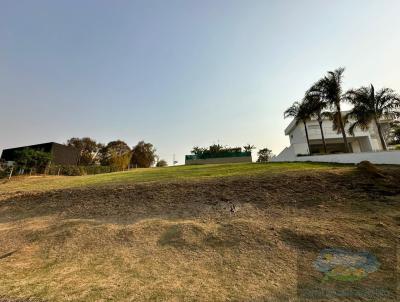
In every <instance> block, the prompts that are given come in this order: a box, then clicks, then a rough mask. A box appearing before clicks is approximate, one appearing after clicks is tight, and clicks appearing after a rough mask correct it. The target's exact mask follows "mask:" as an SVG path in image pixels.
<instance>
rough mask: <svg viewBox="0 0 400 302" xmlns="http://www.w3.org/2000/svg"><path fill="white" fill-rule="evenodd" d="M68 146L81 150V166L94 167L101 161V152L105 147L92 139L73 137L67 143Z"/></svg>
mask: <svg viewBox="0 0 400 302" xmlns="http://www.w3.org/2000/svg"><path fill="white" fill-rule="evenodd" d="M67 146H72V147H75V148H76V149H78V150H79V164H80V165H82V166H88V165H93V164H94V163H96V162H98V161H99V152H100V150H101V149H102V148H104V146H103V145H102V144H100V143H97V142H96V141H95V140H94V139H91V138H90V137H83V138H78V137H72V138H70V139H69V140H68V141H67Z"/></svg>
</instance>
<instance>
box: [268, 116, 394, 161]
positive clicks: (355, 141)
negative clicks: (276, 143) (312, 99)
mask: <svg viewBox="0 0 400 302" xmlns="http://www.w3.org/2000/svg"><path fill="white" fill-rule="evenodd" d="M353 122H354V121H352V120H349V123H347V124H346V125H345V130H346V134H347V140H348V144H349V149H350V152H352V153H361V152H376V151H382V150H383V147H382V144H381V141H380V138H379V133H378V128H377V125H376V124H375V123H374V122H372V123H371V124H370V126H369V129H368V130H365V131H363V130H361V129H359V128H356V129H355V131H354V136H352V135H349V134H348V129H349V126H350V125H351V124H352V123H353ZM380 123H381V124H382V126H383V127H385V124H387V123H389V121H380ZM332 126H333V122H332V121H331V120H329V119H324V120H323V123H322V129H323V132H324V136H325V143H326V147H327V153H328V154H337V153H344V152H345V145H344V142H343V137H342V133H341V132H340V133H338V132H337V131H335V130H333V129H332ZM307 131H308V137H309V141H310V149H311V150H309V147H308V145H307V138H306V132H305V129H304V124H303V123H302V122H297V121H296V120H293V121H292V122H291V123H290V124H289V125H288V126H287V128H286V129H285V135H287V136H289V140H290V146H289V147H286V148H285V149H284V150H283V151H282V152H281V153H280V154H279V155H278V156H276V157H275V158H276V159H279V160H281V161H284V160H292V159H293V158H295V157H298V156H305V155H309V154H311V155H318V154H323V153H324V146H323V143H322V137H321V130H320V126H319V123H318V121H317V120H316V119H312V120H310V121H308V122H307Z"/></svg>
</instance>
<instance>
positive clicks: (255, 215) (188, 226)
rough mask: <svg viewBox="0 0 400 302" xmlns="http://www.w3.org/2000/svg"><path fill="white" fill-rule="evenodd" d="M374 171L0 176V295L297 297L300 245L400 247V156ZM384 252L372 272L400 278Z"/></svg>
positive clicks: (242, 168)
mask: <svg viewBox="0 0 400 302" xmlns="http://www.w3.org/2000/svg"><path fill="white" fill-rule="evenodd" d="M179 169H182V170H179ZM185 169H186V170H185ZM380 169H381V171H382V174H383V176H382V177H378V176H376V175H372V174H368V173H365V172H360V171H358V170H357V169H356V168H355V167H352V166H335V165H317V164H304V163H303V164H274V165H261V164H258V165H257V164H253V165H249V164H244V165H226V166H223V165H216V166H207V167H193V168H192V170H191V169H190V168H188V167H182V168H179V167H173V168H164V169H154V170H153V169H150V170H147V171H141V172H138V171H133V172H125V173H120V174H118V173H116V174H110V175H100V176H90V177H89V176H87V177H70V178H67V177H39V178H37V177H36V178H34V177H32V178H21V179H17V180H13V181H11V182H4V183H2V184H0V192H1V193H0V297H4V299H11V300H10V301H14V300H15V301H19V300H18V299H28V298H35V299H39V300H40V301H298V298H297V297H298V293H297V284H298V276H299V274H298V270H297V266H298V259H299V257H301V256H302V255H307V254H310V253H313V252H314V251H315V250H320V249H323V248H325V247H344V248H356V249H359V248H374V247H378V248H387V249H390V248H391V247H393V246H396V245H398V243H399V237H400V228H399V226H400V167H380ZM151 170H152V171H151ZM213 172H214V173H213ZM129 173H130V174H129ZM135 173H136V174H135ZM152 173H153V174H152ZM107 177H108V178H107ZM380 261H381V263H382V267H383V268H384V269H387V274H383V275H382V276H380V278H382V280H386V279H387V282H395V280H396V274H398V273H395V274H394V275H393V274H390V267H392V268H393V267H395V268H397V269H398V267H397V265H396V263H395V262H393V257H390V255H387V256H383V258H380ZM308 269H309V272H308ZM308 269H307V268H304V270H305V271H304V272H302V273H303V275H304V274H305V275H306V276H307V275H310V276H311V275H312V274H313V272H312V268H311V267H310V268H308ZM385 278H386V279H385ZM385 282H386V281H385ZM12 299H14V300H12ZM0 300H1V298H0ZM337 301H344V300H340V299H338V300H337ZM345 301H361V300H351V298H349V299H348V300H345ZM365 301H367V300H365ZM380 301H384V299H380Z"/></svg>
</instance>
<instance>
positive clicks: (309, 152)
mask: <svg viewBox="0 0 400 302" xmlns="http://www.w3.org/2000/svg"><path fill="white" fill-rule="evenodd" d="M303 124H304V130H306V138H307V146H308V154H309V155H311V148H310V140H309V138H308V130H307V124H306V121H304V120H303Z"/></svg>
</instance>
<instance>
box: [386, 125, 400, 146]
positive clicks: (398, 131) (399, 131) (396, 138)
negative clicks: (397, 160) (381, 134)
mask: <svg viewBox="0 0 400 302" xmlns="http://www.w3.org/2000/svg"><path fill="white" fill-rule="evenodd" d="M389 128H390V129H389V135H388V136H389V144H391V145H399V144H400V122H394V123H391V124H390V127H389Z"/></svg>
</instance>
